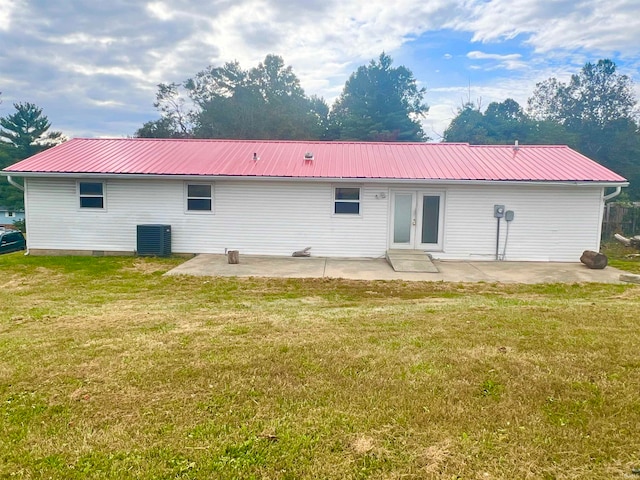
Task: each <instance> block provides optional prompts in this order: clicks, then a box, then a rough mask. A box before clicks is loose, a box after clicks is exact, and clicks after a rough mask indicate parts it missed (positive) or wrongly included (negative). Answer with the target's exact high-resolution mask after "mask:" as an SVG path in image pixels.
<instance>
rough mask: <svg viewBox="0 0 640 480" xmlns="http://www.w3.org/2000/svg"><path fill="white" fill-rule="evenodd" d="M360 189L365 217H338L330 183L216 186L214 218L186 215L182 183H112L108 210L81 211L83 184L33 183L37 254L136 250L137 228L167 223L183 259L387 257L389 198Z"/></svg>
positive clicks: (32, 231) (31, 222) (32, 239)
mask: <svg viewBox="0 0 640 480" xmlns="http://www.w3.org/2000/svg"><path fill="white" fill-rule="evenodd" d="M350 185H351V184H350ZM353 185H354V186H360V187H361V188H362V189H361V205H360V211H361V215H359V216H358V215H333V214H332V212H333V185H332V184H330V183H318V182H287V183H284V182H263V181H249V182H238V181H218V182H215V183H214V212H213V214H207V213H204V214H203V213H185V198H184V182H182V181H170V180H167V181H162V180H147V181H138V180H113V179H109V180H107V181H106V206H107V208H106V211H91V210H88V209H82V210H81V209H79V208H78V206H77V205H78V198H77V194H76V181H75V180H71V179H68V180H67V179H55V180H49V179H47V180H43V179H28V180H27V195H26V198H27V202H28V211H29V219H28V225H27V228H28V232H29V248H33V249H65V250H110V251H126V252H131V251H134V250H135V248H136V225H138V224H146V223H161V224H169V225H171V227H172V250H173V251H174V252H176V253H224V251H225V248H229V249H238V250H240V251H241V252H242V253H246V254H269V255H291V253H292V252H294V251H295V250H300V249H302V248H305V247H312V254H314V255H318V256H324V255H326V256H381V255H384V252H385V250H386V246H387V211H388V204H387V202H388V197H387V198H385V199H382V198H379V199H376V198H375V196H376V194H378V193H380V191H381V190H380V188H379V187H376V186H368V185H361V184H353ZM382 191H386V190H385V189H383V190H382Z"/></svg>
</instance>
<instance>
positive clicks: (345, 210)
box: [333, 187, 360, 215]
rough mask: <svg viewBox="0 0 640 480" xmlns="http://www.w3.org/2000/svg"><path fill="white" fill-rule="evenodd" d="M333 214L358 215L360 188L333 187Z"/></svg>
mask: <svg viewBox="0 0 640 480" xmlns="http://www.w3.org/2000/svg"><path fill="white" fill-rule="evenodd" d="M333 213H335V214H336V215H360V187H335V188H334V189H333Z"/></svg>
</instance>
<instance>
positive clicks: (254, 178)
mask: <svg viewBox="0 0 640 480" xmlns="http://www.w3.org/2000/svg"><path fill="white" fill-rule="evenodd" d="M0 175H3V176H6V177H9V176H12V177H23V178H75V179H78V178H104V179H110V178H113V179H115V178H118V179H123V178H124V179H129V180H133V179H137V180H140V179H153V180H182V181H200V182H203V181H218V180H232V181H271V182H325V183H326V182H328V183H386V184H399V183H402V184H408V185H414V184H425V183H429V184H437V185H523V184H526V185H574V186H590V187H627V186H629V182H616V181H598V180H496V179H486V180H482V179H469V180H464V179H461V180H456V179H440V178H370V177H346V178H345V177H286V176H266V175H261V176H251V175H241V176H240V175H238V176H235V175H173V174H172V175H163V174H148V173H135V174H134V173H99V172H11V171H6V170H2V171H0Z"/></svg>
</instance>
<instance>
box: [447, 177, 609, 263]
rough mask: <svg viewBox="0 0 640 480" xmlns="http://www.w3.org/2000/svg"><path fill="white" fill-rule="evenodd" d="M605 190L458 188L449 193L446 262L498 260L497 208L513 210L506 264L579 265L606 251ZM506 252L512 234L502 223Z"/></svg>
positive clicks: (501, 249)
mask: <svg viewBox="0 0 640 480" xmlns="http://www.w3.org/2000/svg"><path fill="white" fill-rule="evenodd" d="M602 194H603V189H602V188H598V187H585V186H575V185H566V186H548V187H540V186H525V185H522V186H504V187H501V186H496V187H481V186H456V187H449V188H448V189H447V197H446V207H445V208H446V210H445V212H446V214H445V215H446V216H445V222H444V223H445V228H444V235H445V238H444V251H443V252H442V254H440V255H439V256H440V257H442V258H467V259H488V260H490V259H494V258H495V251H496V226H497V221H496V219H495V218H494V217H493V206H494V205H495V204H499V205H505V207H506V209H507V210H513V211H514V213H515V218H514V220H513V222H511V224H510V225H509V239H508V243H507V250H506V257H505V258H506V260H550V261H573V262H575V261H578V260H579V259H580V255H581V254H582V252H583V251H584V250H598V249H599V247H600V223H601V211H602ZM500 233H501V235H500V236H501V239H500V254H502V252H503V247H504V242H505V238H506V233H507V224H506V222H505V221H504V219H502V220H501V222H500Z"/></svg>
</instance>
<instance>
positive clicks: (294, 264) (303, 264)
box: [167, 254, 623, 283]
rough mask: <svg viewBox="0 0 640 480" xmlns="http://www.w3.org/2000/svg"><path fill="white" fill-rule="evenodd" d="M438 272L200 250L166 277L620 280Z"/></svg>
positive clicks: (566, 273)
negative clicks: (235, 257)
mask: <svg viewBox="0 0 640 480" xmlns="http://www.w3.org/2000/svg"><path fill="white" fill-rule="evenodd" d="M434 264H435V265H436V266H437V267H438V270H439V273H414V272H396V271H394V270H393V269H392V268H391V266H390V265H389V264H388V263H387V261H386V260H384V259H382V258H322V257H307V258H294V257H273V256H259V255H242V254H241V255H240V263H239V264H236V265H230V264H229V263H228V262H227V257H226V256H225V255H213V254H201V255H197V256H196V257H194V258H192V259H191V260H188V261H186V262H185V263H183V264H181V265H179V266H177V267H176V268H174V269H173V270H170V271H169V272H167V275H201V276H223V277H228V276H238V277H286V278H309V277H310V278H321V277H330V278H348V279H356V280H416V281H434V282H439V281H445V282H503V283H556V282H563V283H574V282H601V283H620V281H619V275H620V274H621V273H623V272H621V271H620V270H618V269H615V268H612V267H607V268H605V269H604V270H590V269H588V268H587V267H585V266H584V265H583V264H581V263H555V262H553V263H552V262H469V261H444V260H434Z"/></svg>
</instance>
